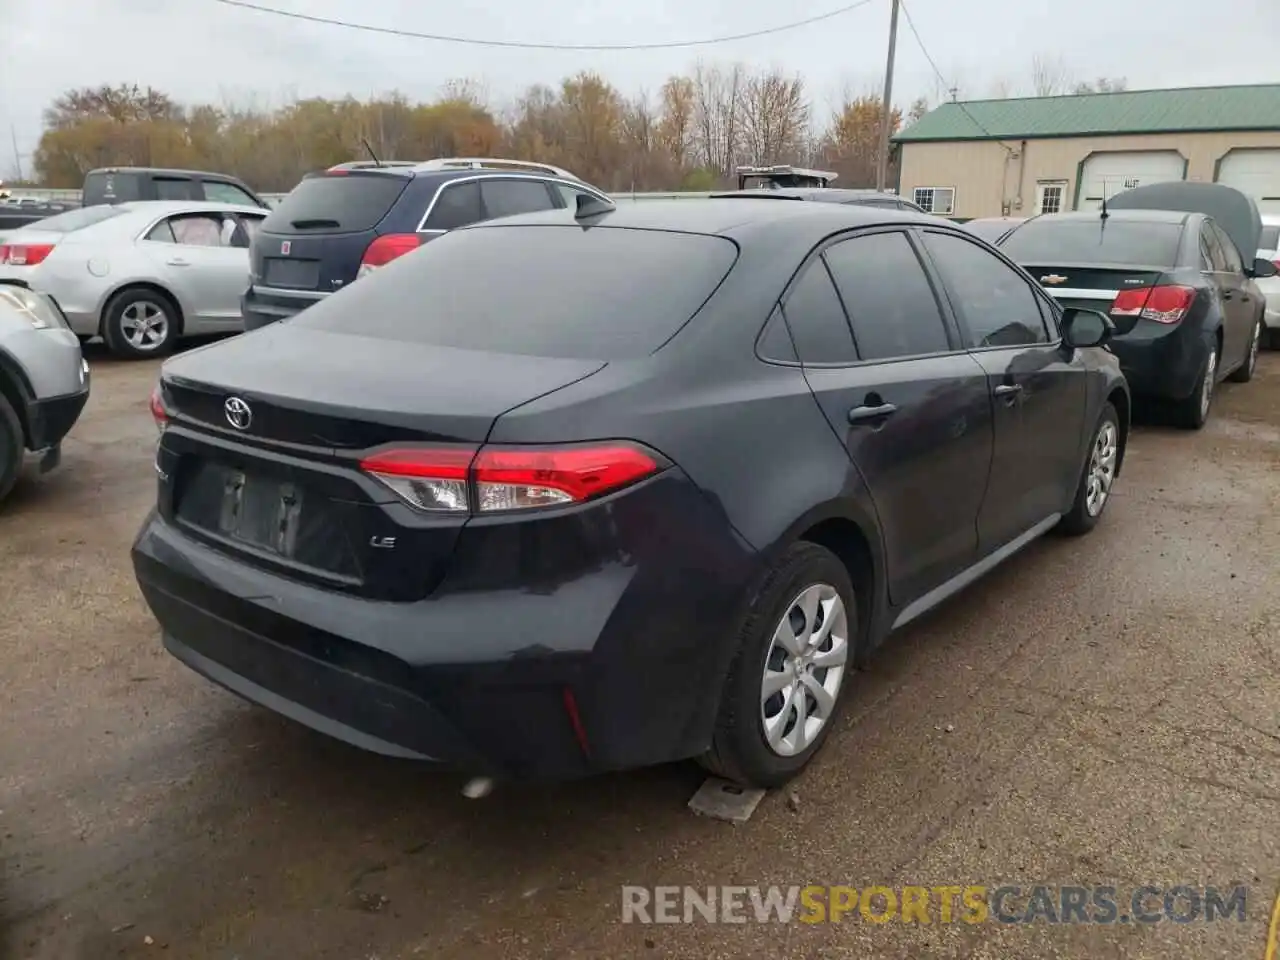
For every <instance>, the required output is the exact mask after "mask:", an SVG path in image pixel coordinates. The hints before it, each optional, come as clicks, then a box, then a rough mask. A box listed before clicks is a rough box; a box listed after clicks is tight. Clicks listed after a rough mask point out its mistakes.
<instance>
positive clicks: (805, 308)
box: [782, 257, 858, 364]
mask: <svg viewBox="0 0 1280 960" xmlns="http://www.w3.org/2000/svg"><path fill="white" fill-rule="evenodd" d="M782 313H783V315H784V316H785V317H786V318H787V326H788V327H789V328H790V330H791V337H792V339H793V340H794V341H795V347H796V353H797V354H798V355H799V357H800V362H801V363H810V364H812V363H853V362H854V361H856V360H857V359H858V351H857V349H856V348H855V347H854V345H853V334H852V333H851V332H850V330H849V318H848V317H846V316H845V312H844V307H842V306H841V305H840V297H839V295H837V294H836V288H835V286H833V285H832V282H831V274H830V273H829V272H828V271H827V267H826V264H824V263H823V262H822V258H821V257H819V258H818V259H816V260H814V261H813V262H812V263H810V264H809V266H807V267H805V270H804V273H803V274H801V275H800V279H799V280H797V281H796V283H795V284H794V285H793V286H792V288H791V290H790V292H789V293H788V294H787V296H786V299H784V300H783V301H782Z"/></svg>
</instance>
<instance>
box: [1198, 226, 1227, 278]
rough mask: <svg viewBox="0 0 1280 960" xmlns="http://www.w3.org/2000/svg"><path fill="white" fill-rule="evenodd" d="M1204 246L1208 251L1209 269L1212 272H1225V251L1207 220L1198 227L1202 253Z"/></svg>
mask: <svg viewBox="0 0 1280 960" xmlns="http://www.w3.org/2000/svg"><path fill="white" fill-rule="evenodd" d="M1205 248H1208V251H1209V269H1210V270H1212V271H1213V272H1214V273H1226V271H1227V253H1226V251H1225V250H1223V249H1222V241H1220V240H1219V239H1218V235H1217V234H1216V233H1214V232H1213V229H1212V227H1211V226H1210V224H1209V223H1208V221H1206V222H1205V224H1204V225H1203V226H1202V227H1201V228H1200V249H1201V252H1202V253H1203V252H1204V250H1205Z"/></svg>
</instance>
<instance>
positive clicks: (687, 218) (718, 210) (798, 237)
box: [461, 198, 945, 243]
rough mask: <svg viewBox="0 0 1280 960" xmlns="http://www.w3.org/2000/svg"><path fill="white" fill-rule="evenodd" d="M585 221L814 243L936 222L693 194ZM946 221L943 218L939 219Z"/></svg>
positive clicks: (558, 213) (909, 215)
mask: <svg viewBox="0 0 1280 960" xmlns="http://www.w3.org/2000/svg"><path fill="white" fill-rule="evenodd" d="M586 222H587V223H594V224H596V225H598V226H608V227H612V228H626V229H632V230H668V231H672V232H677V233H701V234H713V235H720V236H726V237H732V238H733V239H747V238H749V237H750V236H752V235H753V234H755V233H758V232H759V231H760V230H762V229H777V228H779V227H784V228H785V231H784V233H785V235H786V239H787V240H788V241H791V240H794V241H796V242H806V241H812V242H815V243H816V242H817V241H819V240H821V239H822V238H823V237H825V236H828V235H829V234H831V233H834V232H836V231H839V230H841V229H855V228H857V227H861V226H871V225H874V224H880V223H904V224H913V223H919V224H927V225H930V226H938V225H939V223H940V221H939V219H938V218H937V217H932V216H929V215H928V214H920V213H916V212H914V211H909V210H908V211H903V210H895V209H892V208H888V207H885V208H876V207H865V206H859V205H857V204H841V203H773V202H769V201H767V200H764V199H760V200H759V201H758V202H756V203H749V202H747V201H745V200H740V199H732V200H731V199H728V198H721V199H717V198H696V199H689V200H639V201H636V200H633V201H627V200H621V201H619V202H618V203H617V204H616V207H615V209H613V210H611V211H609V212H608V213H605V214H603V215H601V216H599V217H592V218H590V219H589V220H588V221H586ZM941 222H942V223H945V221H941ZM572 224H577V225H579V226H581V225H584V221H580V220H578V219H576V218H575V216H574V212H573V211H572V210H567V209H561V210H547V211H539V212H537V213H526V214H520V215H518V216H513V217H503V218H502V219H500V220H487V221H484V222H482V223H476V224H472V225H470V226H467V227H462V228H461V229H463V230H477V229H493V228H501V227H503V226H507V225H510V226H515V225H520V226H537V225H545V226H568V225H572Z"/></svg>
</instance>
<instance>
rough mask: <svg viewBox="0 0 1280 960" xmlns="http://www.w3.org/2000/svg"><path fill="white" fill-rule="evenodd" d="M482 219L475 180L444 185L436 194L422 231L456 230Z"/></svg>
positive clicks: (481, 208)
mask: <svg viewBox="0 0 1280 960" xmlns="http://www.w3.org/2000/svg"><path fill="white" fill-rule="evenodd" d="M483 219H484V207H483V206H482V205H481V202H480V184H479V182H478V181H475V180H468V181H466V182H465V183H446V184H445V185H444V186H443V187H441V188H440V192H439V193H438V194H436V202H435V203H434V204H433V205H432V207H431V215H430V216H429V217H427V222H426V223H425V224H423V229H424V230H456V229H457V228H458V227H465V226H467V225H468V224H471V223H479V222H480V221H481V220H483Z"/></svg>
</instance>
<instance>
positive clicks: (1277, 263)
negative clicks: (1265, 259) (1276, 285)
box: [1271, 260, 1280, 270]
mask: <svg viewBox="0 0 1280 960" xmlns="http://www.w3.org/2000/svg"><path fill="white" fill-rule="evenodd" d="M1271 262H1272V263H1274V264H1275V265H1276V269H1277V270H1280V260H1272V261H1271Z"/></svg>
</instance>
